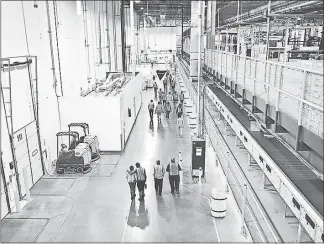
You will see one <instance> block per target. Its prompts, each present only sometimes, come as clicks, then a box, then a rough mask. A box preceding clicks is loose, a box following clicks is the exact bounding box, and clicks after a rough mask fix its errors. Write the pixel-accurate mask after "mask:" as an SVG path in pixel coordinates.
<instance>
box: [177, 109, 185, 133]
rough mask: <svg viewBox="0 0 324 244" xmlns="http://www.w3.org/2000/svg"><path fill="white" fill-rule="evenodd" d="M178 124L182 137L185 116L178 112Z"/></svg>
mask: <svg viewBox="0 0 324 244" xmlns="http://www.w3.org/2000/svg"><path fill="white" fill-rule="evenodd" d="M177 126H178V133H179V136H180V137H182V129H183V127H184V122H183V118H182V116H181V115H180V114H178V118H177Z"/></svg>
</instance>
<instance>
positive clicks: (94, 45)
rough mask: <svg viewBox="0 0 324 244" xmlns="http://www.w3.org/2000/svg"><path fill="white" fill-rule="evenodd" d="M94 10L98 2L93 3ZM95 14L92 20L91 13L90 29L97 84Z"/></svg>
mask: <svg viewBox="0 0 324 244" xmlns="http://www.w3.org/2000/svg"><path fill="white" fill-rule="evenodd" d="M93 9H94V10H95V9H96V2H93ZM93 14H94V18H92V15H91V11H90V28H91V36H92V58H93V65H94V66H93V72H94V80H95V83H96V82H97V62H96V60H97V59H96V46H97V44H96V42H97V35H96V31H94V29H95V28H94V27H93V21H95V18H96V17H95V13H93ZM93 37H95V40H93ZM88 82H89V83H88V86H89V87H88V88H90V81H88Z"/></svg>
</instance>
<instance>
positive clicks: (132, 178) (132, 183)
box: [126, 165, 137, 201]
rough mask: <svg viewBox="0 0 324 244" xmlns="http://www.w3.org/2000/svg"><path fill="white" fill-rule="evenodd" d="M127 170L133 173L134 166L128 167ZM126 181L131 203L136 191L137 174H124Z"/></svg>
mask: <svg viewBox="0 0 324 244" xmlns="http://www.w3.org/2000/svg"><path fill="white" fill-rule="evenodd" d="M129 170H130V171H133V170H134V166H133V165H131V166H129ZM126 179H127V182H128V184H129V189H130V194H131V200H132V201H133V200H134V199H135V197H136V194H135V190H136V181H137V174H130V172H129V171H127V172H126Z"/></svg>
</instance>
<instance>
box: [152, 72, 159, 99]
mask: <svg viewBox="0 0 324 244" xmlns="http://www.w3.org/2000/svg"><path fill="white" fill-rule="evenodd" d="M153 89H154V98H155V99H157V90H158V85H157V83H156V81H155V76H154V75H153Z"/></svg>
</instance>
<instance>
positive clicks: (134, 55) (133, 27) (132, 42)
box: [130, 1, 136, 76]
mask: <svg viewBox="0 0 324 244" xmlns="http://www.w3.org/2000/svg"><path fill="white" fill-rule="evenodd" d="M130 27H131V32H130V36H131V60H132V73H133V76H135V71H136V53H135V25H134V1H130Z"/></svg>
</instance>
